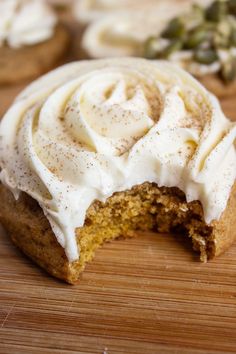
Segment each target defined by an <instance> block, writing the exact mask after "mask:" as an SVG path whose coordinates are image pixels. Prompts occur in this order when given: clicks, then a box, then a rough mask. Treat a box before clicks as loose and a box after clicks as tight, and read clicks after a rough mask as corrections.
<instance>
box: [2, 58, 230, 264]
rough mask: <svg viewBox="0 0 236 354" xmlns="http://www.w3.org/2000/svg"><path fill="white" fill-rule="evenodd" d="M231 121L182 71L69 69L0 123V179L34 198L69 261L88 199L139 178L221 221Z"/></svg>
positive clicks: (116, 64) (81, 65) (79, 65)
mask: <svg viewBox="0 0 236 354" xmlns="http://www.w3.org/2000/svg"><path fill="white" fill-rule="evenodd" d="M235 138H236V124H235V123H232V122H230V121H229V120H228V119H227V118H226V117H225V116H224V114H223V112H222V111H221V108H220V105H219V103H218V101H217V99H216V98H215V97H214V96H213V95H211V94H210V93H208V92H207V91H206V89H205V88H204V87H203V86H202V85H201V84H199V83H198V82H197V81H196V80H195V79H194V78H193V77H191V76H190V75H189V74H188V73H186V72H184V71H183V70H182V69H180V68H178V67H177V66H174V65H173V64H170V63H168V62H162V61H159V62H158V61H148V60H145V59H137V58H136V59H134V58H123V59H122V58H119V59H115V58H114V59H104V60H95V61H82V62H75V63H70V64H67V65H65V66H63V67H61V68H58V69H56V70H54V71H52V72H51V73H49V74H47V75H45V76H43V77H42V78H40V79H39V80H37V81H35V82H34V83H33V84H31V85H30V86H29V87H28V88H26V89H25V90H24V91H23V92H22V93H21V94H20V95H19V96H18V98H17V99H16V101H15V102H14V104H13V105H12V107H11V108H10V109H9V111H8V112H7V113H6V115H5V116H4V117H3V120H2V122H1V124H0V167H1V172H0V180H1V182H2V183H3V184H4V185H5V186H6V187H7V188H9V189H10V190H11V191H12V193H13V194H14V196H15V198H18V197H19V194H20V193H21V192H22V191H23V192H26V193H27V194H29V195H30V196H32V197H33V198H34V199H36V200H37V201H38V203H39V204H40V206H41V208H42V209H43V211H44V214H45V215H46V217H47V218H48V220H49V222H50V224H51V227H52V230H53V231H54V233H55V236H56V238H57V240H58V242H59V243H60V244H61V246H62V247H64V249H65V252H66V255H67V257H68V260H69V261H74V260H76V259H78V258H79V250H78V248H77V244H76V236H75V229H76V228H77V227H81V226H83V224H84V221H85V217H86V211H87V209H88V208H89V206H90V205H91V204H92V203H93V201H95V200H100V201H103V202H104V201H106V199H107V198H108V197H110V196H111V195H112V194H113V193H114V192H117V191H124V190H127V189H130V188H131V187H132V186H134V185H137V184H142V183H143V182H155V183H157V184H158V185H159V186H167V187H179V188H180V189H181V190H183V191H184V192H185V194H186V199H187V201H188V202H190V201H192V200H200V201H201V203H202V206H203V210H204V216H205V221H206V223H208V224H209V223H210V222H211V221H212V220H215V219H219V217H220V216H221V214H222V212H223V211H224V209H225V207H226V205H227V200H228V198H229V195H230V191H231V187H232V185H233V183H234V181H235V177H236V150H235V145H234V142H235Z"/></svg>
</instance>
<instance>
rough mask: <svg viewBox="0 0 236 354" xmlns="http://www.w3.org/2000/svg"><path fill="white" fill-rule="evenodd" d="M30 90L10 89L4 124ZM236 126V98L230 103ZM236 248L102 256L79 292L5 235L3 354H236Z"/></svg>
mask: <svg viewBox="0 0 236 354" xmlns="http://www.w3.org/2000/svg"><path fill="white" fill-rule="evenodd" d="M23 86H24V85H20V86H17V87H14V88H7V89H3V88H2V89H0V115H2V114H3V112H4V111H5V110H6V108H7V107H8V106H9V104H10V103H11V102H12V100H13V98H14V96H15V95H16V94H17V93H18V92H19V91H20V90H21V89H22V87H23ZM222 105H223V108H224V111H225V112H226V114H227V115H228V116H229V117H231V118H232V119H234V120H236V110H235V98H234V97H232V98H231V99H228V100H225V101H223V102H222ZM235 260H236V245H234V246H233V247H232V248H231V249H230V250H228V252H227V253H225V254H224V255H223V256H221V257H219V258H218V259H216V260H214V261H212V262H210V263H208V264H202V263H199V262H198V256H197V255H196V254H194V253H193V252H192V250H191V245H190V244H189V243H188V241H186V240H184V239H182V238H181V237H178V238H177V237H174V236H172V235H161V234H151V233H147V234H140V235H138V237H137V238H135V239H130V240H117V241H114V242H112V243H109V244H106V245H105V246H104V247H103V248H101V249H100V250H98V251H97V253H96V257H95V260H94V261H93V262H92V263H91V264H89V265H88V266H87V268H86V270H85V272H84V273H83V276H82V277H81V280H80V282H79V284H78V285H76V286H70V285H67V284H63V283H61V282H59V281H57V280H55V279H53V278H51V277H49V276H48V275H47V274H46V273H44V272H43V271H42V270H40V269H39V268H38V267H37V266H35V265H34V264H32V263H31V262H30V261H29V260H28V259H27V258H26V257H24V256H23V255H22V254H21V253H20V252H19V251H18V250H16V249H15V247H14V246H13V245H12V243H11V242H10V240H9V239H8V237H7V236H6V235H5V234H4V232H3V231H2V230H0V270H1V271H0V353H1V354H6V353H7V354H11V353H14V354H28V353H29V354H31V353H32V354H36V353H39V354H41V353H43V354H44V353H57V354H59V353H60V354H66V353H89V354H95V353H99V354H103V353H105V354H116V353H120V354H121V353H122V354H126V353H127V354H133V353H135V354H136V353H140V354H141V353H142V354H144V353H148V354H149V353H171V354H172V353H175V354H191V353H193V354H195V353H196V354H205V353H209V354H212V353H236V261H235Z"/></svg>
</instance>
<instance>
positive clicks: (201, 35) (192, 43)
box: [184, 27, 209, 49]
mask: <svg viewBox="0 0 236 354" xmlns="http://www.w3.org/2000/svg"><path fill="white" fill-rule="evenodd" d="M208 37H209V33H208V32H207V31H206V30H205V29H202V28H201V27H199V28H197V29H195V30H194V31H193V32H192V33H191V34H190V35H189V36H188V37H187V39H186V40H185V43H184V47H185V48H186V49H193V48H196V47H198V46H199V45H200V44H201V43H202V42H204V41H206V40H207V38H208Z"/></svg>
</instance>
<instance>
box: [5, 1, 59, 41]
mask: <svg viewBox="0 0 236 354" xmlns="http://www.w3.org/2000/svg"><path fill="white" fill-rule="evenodd" d="M0 14H1V16H0V46H2V45H3V44H4V43H7V45H9V46H10V47H12V48H19V47H22V46H26V45H33V44H37V43H40V42H43V41H45V40H47V39H49V38H50V37H52V36H53V33H54V28H55V25H56V23H57V19H56V16H55V14H54V12H53V11H52V9H51V8H50V6H49V5H48V4H47V3H46V1H44V0H7V1H6V0H0Z"/></svg>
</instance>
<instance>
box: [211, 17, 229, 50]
mask: <svg viewBox="0 0 236 354" xmlns="http://www.w3.org/2000/svg"><path fill="white" fill-rule="evenodd" d="M231 31H232V27H231V24H230V23H229V21H226V20H225V21H221V22H219V23H218V25H217V27H216V31H215V32H214V34H213V45H214V47H215V48H229V47H230V37H231Z"/></svg>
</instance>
